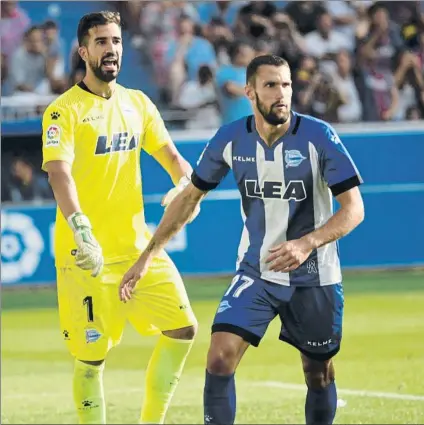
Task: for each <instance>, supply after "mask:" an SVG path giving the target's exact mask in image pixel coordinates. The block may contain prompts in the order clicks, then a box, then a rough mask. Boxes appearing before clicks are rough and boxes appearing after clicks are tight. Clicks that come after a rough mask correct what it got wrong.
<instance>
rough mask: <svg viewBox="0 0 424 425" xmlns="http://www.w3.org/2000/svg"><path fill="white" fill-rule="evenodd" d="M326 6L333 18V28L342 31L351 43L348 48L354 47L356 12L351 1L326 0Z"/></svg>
mask: <svg viewBox="0 0 424 425" xmlns="http://www.w3.org/2000/svg"><path fill="white" fill-rule="evenodd" d="M325 3H326V8H327V10H328V12H329V14H330V15H331V17H332V18H333V22H334V29H335V30H336V31H338V32H341V33H343V34H344V35H345V36H346V38H348V39H349V40H350V42H351V43H352V44H351V46H350V50H352V49H353V47H354V41H355V27H356V23H357V13H356V10H355V8H354V7H353V5H352V4H351V2H349V1H346V0H327V1H326V2H325Z"/></svg>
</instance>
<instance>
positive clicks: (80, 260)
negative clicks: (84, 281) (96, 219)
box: [68, 212, 103, 277]
mask: <svg viewBox="0 0 424 425" xmlns="http://www.w3.org/2000/svg"><path fill="white" fill-rule="evenodd" d="M68 223H69V226H70V227H71V229H72V231H73V232H74V239H75V242H76V244H77V250H76V253H75V264H76V265H77V266H78V267H80V268H81V269H83V270H91V275H92V276H93V277H96V276H97V275H98V274H99V273H100V272H101V270H102V268H103V252H102V248H101V247H100V245H99V243H98V242H97V240H96V238H95V237H94V236H93V233H92V232H91V223H90V220H89V219H88V217H87V216H85V215H84V214H82V213H79V212H76V213H74V214H72V215H71V216H69V217H68Z"/></svg>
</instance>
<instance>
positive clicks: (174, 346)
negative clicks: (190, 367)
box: [140, 335, 193, 424]
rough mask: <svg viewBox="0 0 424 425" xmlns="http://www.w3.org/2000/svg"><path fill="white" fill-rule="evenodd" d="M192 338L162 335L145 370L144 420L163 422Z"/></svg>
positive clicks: (142, 417) (142, 420)
mask: <svg viewBox="0 0 424 425" xmlns="http://www.w3.org/2000/svg"><path fill="white" fill-rule="evenodd" d="M192 344H193V340H181V339H173V338H169V337H167V336H165V335H161V336H160V338H159V340H158V342H157V344H156V347H155V349H154V351H153V354H152V357H151V358H150V361H149V364H148V366H147V370H146V384H145V388H146V389H145V394H144V400H143V407H142V409H141V418H140V423H141V424H163V423H164V420H165V415H166V412H167V410H168V407H169V404H170V401H171V398H172V396H173V394H174V391H175V388H176V387H177V384H178V381H179V379H180V376H181V373H182V370H183V367H184V364H185V361H186V358H187V355H188V353H189V352H190V349H191V346H192Z"/></svg>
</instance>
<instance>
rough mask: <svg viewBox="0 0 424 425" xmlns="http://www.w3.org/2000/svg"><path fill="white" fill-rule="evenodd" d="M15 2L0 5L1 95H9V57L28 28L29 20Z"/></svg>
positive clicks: (11, 88)
mask: <svg viewBox="0 0 424 425" xmlns="http://www.w3.org/2000/svg"><path fill="white" fill-rule="evenodd" d="M17 3H18V2H16V1H3V2H2V3H1V19H0V41H1V42H0V45H1V89H2V90H1V91H2V95H6V96H8V95H10V94H11V93H12V92H13V87H12V86H11V84H10V80H9V79H8V76H9V67H10V57H11V55H12V54H13V53H14V52H15V51H16V50H17V49H18V47H19V46H20V45H21V43H22V38H23V36H24V33H25V31H26V29H27V28H28V27H29V24H30V20H29V18H28V16H27V14H26V13H25V11H24V10H22V9H21V8H20V7H19V6H18V4H17Z"/></svg>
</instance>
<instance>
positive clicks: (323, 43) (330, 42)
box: [305, 12, 353, 72]
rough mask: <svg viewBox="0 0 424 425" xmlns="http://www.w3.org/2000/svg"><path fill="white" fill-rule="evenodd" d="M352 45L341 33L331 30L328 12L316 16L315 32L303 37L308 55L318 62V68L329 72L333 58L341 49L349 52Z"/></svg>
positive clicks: (332, 67) (331, 24)
mask: <svg viewBox="0 0 424 425" xmlns="http://www.w3.org/2000/svg"><path fill="white" fill-rule="evenodd" d="M352 46H353V43H352V41H351V40H349V38H348V37H347V36H346V35H344V34H343V33H341V32H339V31H336V30H335V29H334V28H333V20H332V18H331V16H330V14H329V13H328V12H324V13H322V14H321V15H319V16H318V20H317V30H316V31H312V32H310V33H309V34H307V35H306V36H305V48H306V52H307V54H308V55H311V56H314V57H315V58H317V59H318V60H319V61H320V68H322V69H323V70H325V71H327V72H331V71H332V70H333V69H334V68H335V66H334V62H333V61H334V58H335V55H336V53H337V52H338V51H340V50H342V49H347V50H351V49H352Z"/></svg>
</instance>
